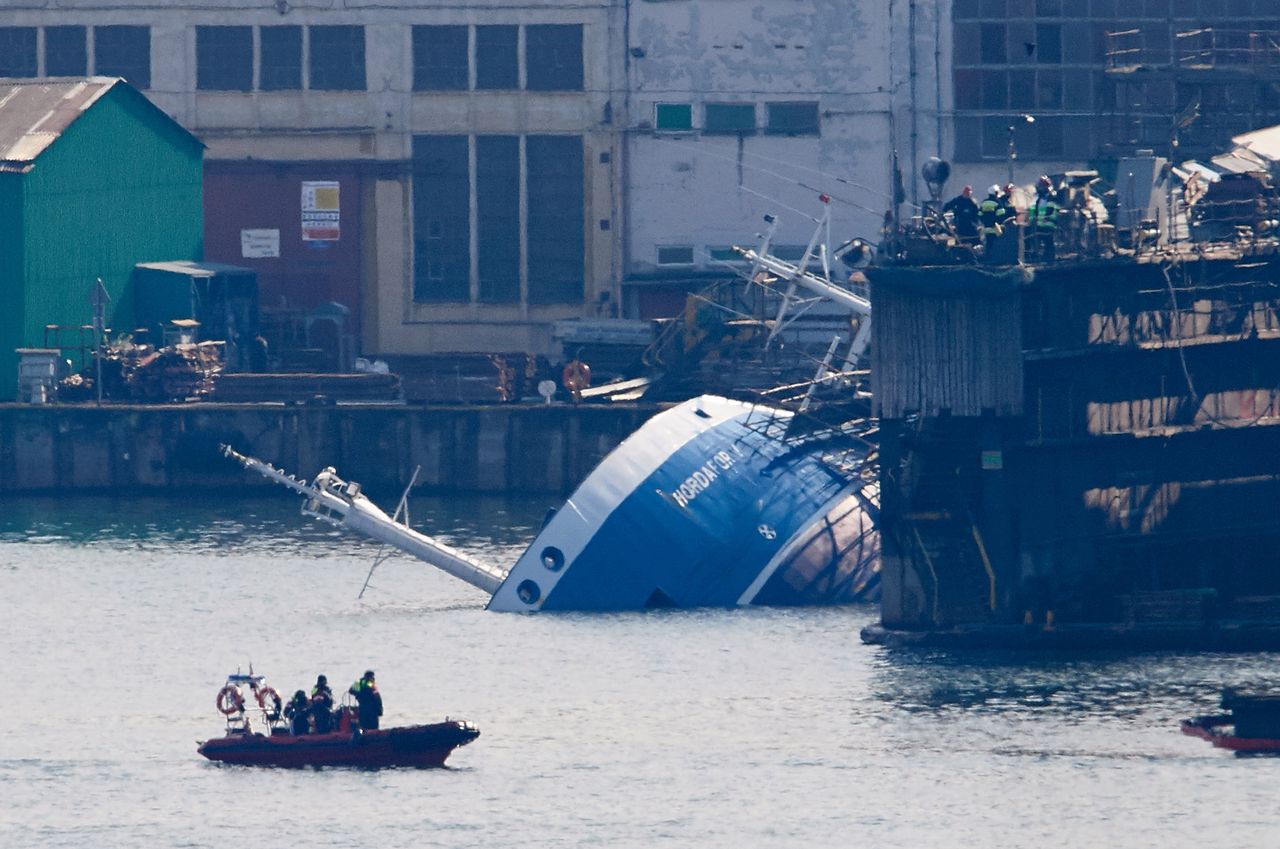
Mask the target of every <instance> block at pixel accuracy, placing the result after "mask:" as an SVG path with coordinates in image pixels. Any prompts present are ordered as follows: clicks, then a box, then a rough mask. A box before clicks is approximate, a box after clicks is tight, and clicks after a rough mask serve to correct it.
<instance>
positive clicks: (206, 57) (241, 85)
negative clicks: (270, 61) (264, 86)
mask: <svg viewBox="0 0 1280 849" xmlns="http://www.w3.org/2000/svg"><path fill="white" fill-rule="evenodd" d="M196 88H198V89H203V90H205V91H249V90H250V89H252V88H253V27H196Z"/></svg>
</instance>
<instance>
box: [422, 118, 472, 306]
mask: <svg viewBox="0 0 1280 849" xmlns="http://www.w3.org/2000/svg"><path fill="white" fill-rule="evenodd" d="M470 180H471V174H470V169H469V168H468V164H467V137H466V136H415V137H414V139H413V299H414V300H415V301H468V300H470V299H471V219H470V209H471V186H470Z"/></svg>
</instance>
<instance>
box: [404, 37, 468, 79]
mask: <svg viewBox="0 0 1280 849" xmlns="http://www.w3.org/2000/svg"><path fill="white" fill-rule="evenodd" d="M467 86H468V78H467V28H466V27H465V26H450V27H435V26H419V27H414V28H413V87H414V88H415V89H417V90H419V91H465V90H466V89H467Z"/></svg>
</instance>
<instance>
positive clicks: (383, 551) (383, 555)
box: [356, 465, 422, 598]
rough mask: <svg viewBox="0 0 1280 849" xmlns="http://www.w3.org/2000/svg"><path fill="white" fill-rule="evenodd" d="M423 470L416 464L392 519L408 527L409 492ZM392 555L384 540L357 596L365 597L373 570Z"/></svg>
mask: <svg viewBox="0 0 1280 849" xmlns="http://www.w3.org/2000/svg"><path fill="white" fill-rule="evenodd" d="M421 471H422V466H421V465H419V466H416V467H415V468H414V470H413V474H412V475H410V476H409V485H408V486H406V487H405V488H404V492H403V493H402V494H401V495H400V503H399V504H397V505H396V512H395V513H394V514H392V516H391V521H393V522H400V523H401V524H403V525H404V526H405V527H406V528H407V527H409V493H410V492H411V491H412V490H413V485H414V484H415V483H417V482H418V473H419V472H421ZM402 513H403V514H404V520H403V522H401V519H400V514H402ZM390 556H391V552H389V551H387V544H386V543H385V542H384V543H383V544H382V546H381V547H380V548H379V549H378V554H377V556H376V557H374V558H373V565H372V566H370V567H369V574H368V575H365V576H364V586H362V587H360V594H359V595H358V596H356V598H364V591H365V590H367V589H369V581H370V580H371V579H372V578H373V570H374V569H377V568H378V567H379V566H381V565H382V564H383V562H385V561H386V559H387V558H388V557H390Z"/></svg>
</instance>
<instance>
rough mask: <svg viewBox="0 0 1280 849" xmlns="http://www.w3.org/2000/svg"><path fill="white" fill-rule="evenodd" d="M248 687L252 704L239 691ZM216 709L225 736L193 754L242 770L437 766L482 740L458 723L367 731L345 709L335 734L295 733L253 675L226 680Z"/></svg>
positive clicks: (339, 715) (471, 727)
mask: <svg viewBox="0 0 1280 849" xmlns="http://www.w3.org/2000/svg"><path fill="white" fill-rule="evenodd" d="M246 685H247V686H248V687H249V689H250V692H251V694H252V696H253V698H254V701H253V702H248V701H247V700H246V699H245V698H244V695H243V693H242V692H241V688H242V687H243V686H246ZM255 704H256V707H255V706H254V705H255ZM217 706H218V710H219V712H220V713H222V714H223V715H224V716H226V718H227V731H226V734H225V735H224V736H222V737H218V738H215V739H212V740H205V741H202V742H200V744H199V748H198V749H196V751H197V752H199V753H200V754H201V755H204V756H205V757H206V758H208V759H209V760H211V761H220V762H222V763H229V764H239V765H242V766H275V767H304V766H355V767H366V768H380V767H393V766H407V767H437V766H444V762H445V759H446V758H448V757H449V755H450V754H452V752H453V750H454V749H456V748H458V747H459V746H465V745H467V744H468V743H470V742H471V741H472V740H474V739H476V738H477V737H479V736H480V731H479V730H478V729H477V728H476V727H475V726H474V725H472V724H471V723H469V722H461V721H457V720H446V721H444V722H437V723H433V724H430V725H409V726H404V727H400V728H385V729H380V730H368V731H365V730H362V729H361V728H360V726H359V723H358V722H357V721H356V710H355V708H354V707H353V706H351V705H349V704H348V705H343V706H342V707H340V708H339V709H338V710H337V711H336V714H337V716H336V720H335V722H334V728H335V729H336V730H334V731H331V732H329V733H325V734H293V733H292V732H291V731H290V730H289V727H288V725H286V724H284V723H283V716H282V714H281V706H280V698H279V696H278V695H277V694H276V691H275V690H274V689H272V688H271V687H268V686H266V685H265V684H264V683H263V677H262V676H261V675H253V674H252V672H250V674H249V675H241V674H239V673H237V674H235V675H231V676H228V678H227V684H226V686H225V687H223V688H222V690H220V691H219V693H218V699H217Z"/></svg>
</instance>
